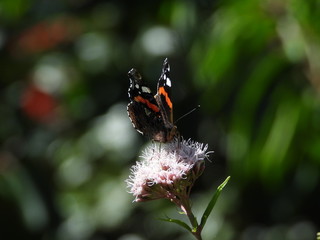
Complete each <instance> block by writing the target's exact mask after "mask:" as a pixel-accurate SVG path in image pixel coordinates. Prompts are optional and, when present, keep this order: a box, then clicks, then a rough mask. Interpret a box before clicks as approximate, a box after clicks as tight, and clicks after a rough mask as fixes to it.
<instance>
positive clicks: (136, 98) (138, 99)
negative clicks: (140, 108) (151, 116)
mask: <svg viewBox="0 0 320 240" xmlns="http://www.w3.org/2000/svg"><path fill="white" fill-rule="evenodd" d="M134 101H136V102H141V103H144V104H146V105H147V106H148V108H150V109H152V111H154V112H159V111H160V109H159V107H158V106H157V105H155V104H153V103H151V102H150V101H149V100H147V99H144V98H142V97H140V96H137V97H135V98H134Z"/></svg>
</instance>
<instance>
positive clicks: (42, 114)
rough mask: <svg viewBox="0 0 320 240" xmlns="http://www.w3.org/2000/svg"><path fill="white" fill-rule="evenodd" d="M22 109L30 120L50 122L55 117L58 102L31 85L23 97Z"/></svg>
mask: <svg viewBox="0 0 320 240" xmlns="http://www.w3.org/2000/svg"><path fill="white" fill-rule="evenodd" d="M21 107H22V109H23V111H24V112H25V113H26V114H27V115H28V116H29V117H30V118H32V119H34V120H37V121H41V122H48V121H50V120H51V119H52V118H53V117H54V115H55V109H56V107H57V101H56V100H55V99H54V98H53V97H52V96H51V95H50V94H48V93H46V92H44V91H42V90H41V89H39V88H37V87H36V86H33V85H31V86H29V87H27V88H26V89H25V91H24V93H23V95H22V98H21Z"/></svg>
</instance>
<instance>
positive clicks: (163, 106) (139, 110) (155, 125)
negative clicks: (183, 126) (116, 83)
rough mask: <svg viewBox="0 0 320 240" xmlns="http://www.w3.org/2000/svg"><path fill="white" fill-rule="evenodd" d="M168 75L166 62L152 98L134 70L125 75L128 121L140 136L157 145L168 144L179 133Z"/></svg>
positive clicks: (168, 68)
mask: <svg viewBox="0 0 320 240" xmlns="http://www.w3.org/2000/svg"><path fill="white" fill-rule="evenodd" d="M169 73H170V66H169V63H168V60H167V59H165V60H164V63H163V67H162V73H161V76H160V79H159V81H158V86H157V94H156V95H155V96H154V95H153V94H152V92H151V90H150V88H149V87H148V86H147V85H146V84H145V83H144V81H143V80H142V77H141V75H140V74H139V73H138V71H137V70H136V69H134V68H133V69H131V70H130V71H129V72H128V76H129V79H130V87H129V91H128V94H129V99H130V100H131V102H130V103H129V104H128V107H127V112H128V115H129V118H130V120H131V122H132V125H133V126H134V128H135V129H137V131H138V132H139V133H141V134H143V135H145V136H146V137H147V138H149V139H153V140H155V141H158V142H169V141H171V140H172V139H173V138H174V137H175V136H176V135H177V134H178V131H177V127H176V126H175V125H174V123H173V114H172V110H173V105H172V101H171V91H170V90H171V79H170V77H169Z"/></svg>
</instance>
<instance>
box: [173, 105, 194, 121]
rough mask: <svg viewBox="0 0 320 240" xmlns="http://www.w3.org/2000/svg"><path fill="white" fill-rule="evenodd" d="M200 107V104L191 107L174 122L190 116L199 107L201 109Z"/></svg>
mask: <svg viewBox="0 0 320 240" xmlns="http://www.w3.org/2000/svg"><path fill="white" fill-rule="evenodd" d="M199 108H200V105H198V106H197V107H195V108H193V109H191V110H190V111H189V112H187V113H185V114H183V115H182V116H181V117H179V118H178V119H177V120H176V121H175V122H174V124H176V123H177V122H178V121H179V120H180V119H182V118H184V117H186V116H188V115H189V114H190V113H193V112H194V111H195V110H197V109H199Z"/></svg>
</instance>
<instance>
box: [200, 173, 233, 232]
mask: <svg viewBox="0 0 320 240" xmlns="http://www.w3.org/2000/svg"><path fill="white" fill-rule="evenodd" d="M229 179H230V176H228V177H227V178H226V180H224V182H223V183H221V184H220V186H219V187H218V188H217V190H216V192H215V193H214V195H213V197H212V198H211V201H210V202H209V204H208V206H207V208H206V210H205V211H204V213H203V215H202V218H201V223H200V227H201V228H203V227H204V225H205V224H206V222H207V219H208V217H209V215H210V213H211V211H212V209H213V207H214V205H215V204H216V202H217V200H218V198H219V196H220V193H221V191H222V189H223V188H224V187H225V186H226V185H227V183H228V181H229Z"/></svg>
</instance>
